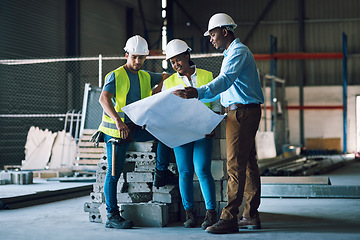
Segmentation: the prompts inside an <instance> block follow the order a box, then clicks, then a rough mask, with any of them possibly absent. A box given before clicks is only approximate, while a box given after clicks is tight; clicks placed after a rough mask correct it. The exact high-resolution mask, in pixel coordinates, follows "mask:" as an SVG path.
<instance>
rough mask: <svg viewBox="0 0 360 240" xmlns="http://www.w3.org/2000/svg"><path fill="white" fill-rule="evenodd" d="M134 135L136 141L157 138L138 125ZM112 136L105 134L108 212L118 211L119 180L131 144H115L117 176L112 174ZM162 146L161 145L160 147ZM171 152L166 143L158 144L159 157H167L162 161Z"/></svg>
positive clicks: (105, 192) (105, 186)
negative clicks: (110, 140)
mask: <svg viewBox="0 0 360 240" xmlns="http://www.w3.org/2000/svg"><path fill="white" fill-rule="evenodd" d="M132 137H133V139H134V141H135V142H147V141H151V140H156V139H155V138H154V137H153V136H152V135H151V134H150V133H149V132H148V131H146V130H144V129H142V128H140V127H137V128H136V129H135V130H134V132H133V133H132ZM111 138H112V137H111V136H109V135H106V134H104V140H105V142H106V154H107V161H108V169H107V173H106V178H105V184H104V194H105V203H106V210H107V212H108V213H110V212H114V211H118V210H119V207H118V205H117V182H118V180H119V178H120V175H121V173H122V172H123V169H124V162H125V158H126V151H127V149H128V147H129V145H130V142H125V143H120V144H115V163H116V164H115V176H112V173H111V170H112V143H108V141H109V139H111ZM159 146H161V147H159ZM169 154H170V148H168V147H166V146H165V145H163V144H161V145H159V144H158V149H157V154H156V158H157V159H160V160H161V159H165V160H164V161H162V160H161V161H162V162H166V161H168V160H167V159H168V158H169Z"/></svg>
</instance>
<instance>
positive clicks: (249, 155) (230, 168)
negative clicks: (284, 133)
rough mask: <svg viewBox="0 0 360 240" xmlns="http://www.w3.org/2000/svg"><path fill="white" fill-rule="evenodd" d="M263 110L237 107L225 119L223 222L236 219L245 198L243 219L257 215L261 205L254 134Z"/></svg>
mask: <svg viewBox="0 0 360 240" xmlns="http://www.w3.org/2000/svg"><path fill="white" fill-rule="evenodd" d="M260 117H261V108H260V106H259V107H258V108H238V109H236V110H233V111H229V112H228V115H227V117H226V148H227V149H226V151H227V172H228V175H229V177H228V185H227V199H228V200H227V205H226V206H225V207H224V208H223V210H222V213H221V217H220V218H221V219H224V220H233V219H236V218H237V215H238V213H239V207H240V205H241V203H242V200H243V196H245V198H246V204H245V208H244V213H243V216H244V217H246V218H253V217H257V216H258V214H259V213H258V208H259V205H260V188H261V185H260V173H259V167H258V165H257V159H256V150H255V135H256V132H257V130H258V127H259V122H260Z"/></svg>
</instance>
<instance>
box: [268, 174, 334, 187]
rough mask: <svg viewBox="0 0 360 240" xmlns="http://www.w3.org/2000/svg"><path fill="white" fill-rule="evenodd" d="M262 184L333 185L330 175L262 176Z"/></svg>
mask: <svg viewBox="0 0 360 240" xmlns="http://www.w3.org/2000/svg"><path fill="white" fill-rule="evenodd" d="M261 184H284V185H288V184H296V185H301V184H311V185H314V184H315V185H331V184H330V179H329V177H320V176H319V177H307V176H301V177H283V176H276V177H261Z"/></svg>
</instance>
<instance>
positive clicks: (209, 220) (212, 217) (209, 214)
mask: <svg viewBox="0 0 360 240" xmlns="http://www.w3.org/2000/svg"><path fill="white" fill-rule="evenodd" d="M216 215H217V214H216V211H215V210H213V209H209V210H206V214H205V219H204V222H203V223H202V224H201V228H202V229H204V230H205V229H206V228H207V227H210V226H212V225H214V224H215V223H216V218H217V217H216Z"/></svg>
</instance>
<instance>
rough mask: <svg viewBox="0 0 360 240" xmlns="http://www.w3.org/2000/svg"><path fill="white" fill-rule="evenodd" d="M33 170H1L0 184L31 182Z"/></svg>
mask: <svg viewBox="0 0 360 240" xmlns="http://www.w3.org/2000/svg"><path fill="white" fill-rule="evenodd" d="M32 183H33V172H31V171H1V172H0V185H4V184H19V185H24V184H32Z"/></svg>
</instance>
